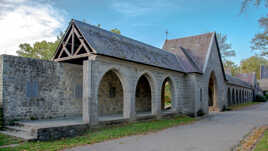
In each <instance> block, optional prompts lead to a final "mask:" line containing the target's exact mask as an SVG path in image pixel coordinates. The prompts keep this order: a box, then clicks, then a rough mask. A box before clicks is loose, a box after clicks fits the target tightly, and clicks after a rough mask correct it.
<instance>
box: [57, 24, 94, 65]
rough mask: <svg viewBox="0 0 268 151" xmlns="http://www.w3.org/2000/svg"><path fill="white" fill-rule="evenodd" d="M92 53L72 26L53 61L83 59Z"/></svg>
mask: <svg viewBox="0 0 268 151" xmlns="http://www.w3.org/2000/svg"><path fill="white" fill-rule="evenodd" d="M90 53H92V49H91V48H90V47H89V46H88V45H87V43H86V42H85V39H84V38H83V36H82V35H81V34H80V32H79V31H78V30H77V29H76V27H75V25H74V24H72V25H71V26H70V27H69V29H68V30H67V32H66V33H65V35H64V37H63V39H62V41H61V42H60V44H59V46H58V49H57V51H56V54H55V56H54V59H53V60H54V61H66V60H71V59H76V58H83V57H86V56H89V54H90Z"/></svg>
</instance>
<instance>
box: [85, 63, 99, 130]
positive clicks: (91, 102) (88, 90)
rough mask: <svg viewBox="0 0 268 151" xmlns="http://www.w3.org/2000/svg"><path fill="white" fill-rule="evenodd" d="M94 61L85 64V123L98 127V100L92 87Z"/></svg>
mask: <svg viewBox="0 0 268 151" xmlns="http://www.w3.org/2000/svg"><path fill="white" fill-rule="evenodd" d="M92 63H93V62H92V61H91V60H86V61H84V62H83V113H82V114H83V115H82V116H83V121H84V122H86V123H89V124H90V125H96V124H97V122H98V114H97V108H98V105H97V98H96V96H95V91H94V90H95V89H94V88H93V87H92V85H93V83H92V81H94V80H93V75H92V73H93V72H92Z"/></svg>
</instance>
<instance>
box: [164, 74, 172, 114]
mask: <svg viewBox="0 0 268 151" xmlns="http://www.w3.org/2000/svg"><path fill="white" fill-rule="evenodd" d="M173 95H174V90H173V83H172V82H171V79H170V78H169V77H168V78H166V79H165V80H164V81H163V84H162V87H161V111H168V110H172V109H173V103H174V102H173V99H174V96H173Z"/></svg>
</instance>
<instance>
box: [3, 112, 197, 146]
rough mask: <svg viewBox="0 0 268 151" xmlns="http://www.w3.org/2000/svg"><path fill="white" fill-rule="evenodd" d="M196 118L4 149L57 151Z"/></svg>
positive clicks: (162, 120) (149, 130)
mask: <svg viewBox="0 0 268 151" xmlns="http://www.w3.org/2000/svg"><path fill="white" fill-rule="evenodd" d="M194 121H195V119H194V118H191V117H187V116H179V117H175V118H172V119H161V120H154V121H145V122H136V123H130V124H125V125H120V126H114V127H111V128H105V129H99V130H96V131H88V132H86V134H85V135H83V136H78V137H74V138H66V139H62V140H57V141H48V142H25V143H22V144H20V145H19V146H16V147H10V148H2V151H21V150H27V151H29V150H31V151H55V150H62V149H64V148H70V147H74V146H79V145H84V144H93V143H97V142H102V141H105V140H110V139H115V138H120V137H124V136H130V135H137V134H145V133H148V132H155V131H159V130H162V129H165V128H168V127H173V126H177V125H182V124H188V123H192V122H194Z"/></svg>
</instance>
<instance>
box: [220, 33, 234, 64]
mask: <svg viewBox="0 0 268 151" xmlns="http://www.w3.org/2000/svg"><path fill="white" fill-rule="evenodd" d="M216 36H217V40H218V44H219V48H220V52H221V57H222V60H223V62H225V61H227V58H228V57H234V56H235V51H234V50H233V49H232V44H230V43H228V42H227V35H225V34H221V33H217V35H216Z"/></svg>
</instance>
